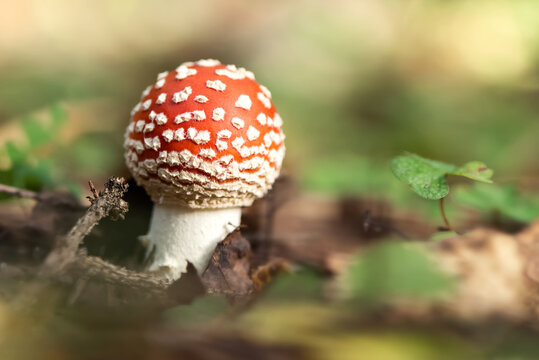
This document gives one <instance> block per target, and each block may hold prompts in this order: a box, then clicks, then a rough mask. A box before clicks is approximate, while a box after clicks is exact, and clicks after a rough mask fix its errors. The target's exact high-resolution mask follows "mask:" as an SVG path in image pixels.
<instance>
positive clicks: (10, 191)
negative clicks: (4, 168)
mask: <svg viewBox="0 0 539 360" xmlns="http://www.w3.org/2000/svg"><path fill="white" fill-rule="evenodd" d="M0 193H2V194H7V195H13V196H17V197H22V198H27V199H35V200H37V199H39V194H38V193H36V192H34V191H30V190H26V189H19V188H16V187H13V186H9V185H5V184H0Z"/></svg>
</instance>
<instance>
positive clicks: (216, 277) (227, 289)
mask: <svg viewBox="0 0 539 360" xmlns="http://www.w3.org/2000/svg"><path fill="white" fill-rule="evenodd" d="M250 256H251V246H250V244H249V242H248V241H247V240H246V239H245V238H244V237H243V236H241V233H240V232H239V231H234V232H232V233H230V234H229V235H228V236H227V237H226V239H225V240H223V241H222V242H220V243H219V244H218V245H217V248H216V249H215V251H214V253H213V255H212V257H211V259H210V263H209V265H208V268H207V269H206V271H204V273H203V274H202V282H203V284H204V285H205V286H206V289H207V291H208V293H215V294H224V295H227V296H232V297H238V296H245V295H248V294H250V293H252V291H253V281H252V280H251V278H250V276H249V272H250V264H249V258H250Z"/></svg>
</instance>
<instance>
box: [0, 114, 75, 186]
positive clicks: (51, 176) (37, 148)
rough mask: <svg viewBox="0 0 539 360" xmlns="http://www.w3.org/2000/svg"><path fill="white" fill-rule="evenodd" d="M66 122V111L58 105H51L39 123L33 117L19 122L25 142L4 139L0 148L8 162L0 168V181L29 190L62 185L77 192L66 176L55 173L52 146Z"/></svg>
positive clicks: (57, 149) (54, 149) (55, 158)
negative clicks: (5, 141) (4, 167)
mask: <svg viewBox="0 0 539 360" xmlns="http://www.w3.org/2000/svg"><path fill="white" fill-rule="evenodd" d="M66 123H67V114H66V112H65V109H64V108H63V107H62V106H60V105H55V106H52V107H51V109H50V115H49V118H48V121H47V122H45V123H43V122H40V121H38V120H37V119H35V118H34V117H30V116H29V117H26V118H24V119H23V121H22V124H21V126H22V129H23V132H24V134H25V138H26V142H25V143H23V144H15V143H13V142H7V143H6V144H5V147H4V149H3V151H4V152H5V154H6V155H7V158H8V159H9V162H10V167H9V168H8V169H3V170H0V180H1V181H2V183H5V184H9V185H13V186H16V187H20V188H26V189H31V190H36V191H38V190H41V189H42V188H43V187H52V186H56V185H63V186H65V187H67V188H68V189H70V190H72V191H74V192H77V190H78V186H77V185H76V184H75V183H74V182H73V181H71V180H69V177H66V176H60V174H58V173H57V171H56V169H57V167H58V166H57V157H58V156H57V155H58V153H61V151H60V149H59V148H58V147H57V146H56V145H57V144H58V142H59V138H60V132H61V128H62V126H64V125H65V124H66Z"/></svg>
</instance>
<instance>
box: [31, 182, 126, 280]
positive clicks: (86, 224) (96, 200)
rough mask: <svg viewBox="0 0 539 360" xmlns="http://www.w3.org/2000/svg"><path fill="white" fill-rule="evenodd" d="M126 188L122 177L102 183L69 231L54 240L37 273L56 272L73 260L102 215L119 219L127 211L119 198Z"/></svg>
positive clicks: (43, 274) (50, 273) (42, 275)
mask: <svg viewBox="0 0 539 360" xmlns="http://www.w3.org/2000/svg"><path fill="white" fill-rule="evenodd" d="M126 191H127V184H126V182H125V179H123V178H117V177H113V178H110V179H109V180H108V181H107V183H106V184H105V189H104V190H103V191H100V192H99V195H98V196H97V197H96V196H94V197H93V198H91V199H90V202H91V205H90V207H89V208H88V210H87V211H86V213H85V214H84V215H83V216H82V217H81V218H80V219H79V220H78V221H77V223H76V224H75V226H73V228H72V229H71V230H70V231H69V233H68V234H67V235H65V236H62V237H60V238H58V239H57V243H56V246H55V248H54V249H53V250H52V251H51V252H50V253H49V255H48V256H47V258H46V259H45V261H44V263H43V265H42V266H41V270H40V276H41V277H51V276H54V275H57V274H59V273H61V272H62V271H63V270H64V269H65V268H66V267H67V266H68V265H69V264H70V263H71V262H73V261H74V260H75V259H76V257H77V250H78V248H79V245H80V244H81V243H82V241H83V240H84V238H85V237H86V235H88V234H89V233H90V231H92V229H93V228H94V227H95V226H96V225H97V223H99V221H101V220H102V219H103V218H105V217H107V216H111V217H112V219H113V220H116V219H118V218H123V216H124V215H123V214H124V213H126V212H127V210H128V205H127V203H126V202H125V201H124V200H122V196H123V195H124V193H125V192H126ZM94 195H95V192H94Z"/></svg>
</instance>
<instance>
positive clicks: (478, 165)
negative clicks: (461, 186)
mask: <svg viewBox="0 0 539 360" xmlns="http://www.w3.org/2000/svg"><path fill="white" fill-rule="evenodd" d="M449 174H451V175H458V176H464V177H467V178H468V179H472V180H475V181H481V182H485V183H489V184H491V183H492V180H491V178H492V175H493V174H494V171H492V170H491V169H489V168H488V167H487V166H486V165H485V163H482V162H481V161H470V162H469V163H466V164H464V165H462V166H461V167H460V168H458V169H457V170H456V171H453V172H450V173H449Z"/></svg>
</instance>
